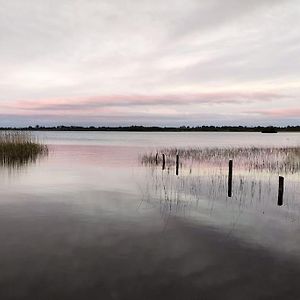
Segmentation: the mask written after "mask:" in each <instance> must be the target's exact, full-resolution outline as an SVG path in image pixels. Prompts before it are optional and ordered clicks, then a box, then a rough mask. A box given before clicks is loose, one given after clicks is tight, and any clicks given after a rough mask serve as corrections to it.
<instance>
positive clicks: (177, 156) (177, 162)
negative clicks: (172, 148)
mask: <svg viewBox="0 0 300 300" xmlns="http://www.w3.org/2000/svg"><path fill="white" fill-rule="evenodd" d="M178 170H179V155H178V154H176V175H177V176H178Z"/></svg>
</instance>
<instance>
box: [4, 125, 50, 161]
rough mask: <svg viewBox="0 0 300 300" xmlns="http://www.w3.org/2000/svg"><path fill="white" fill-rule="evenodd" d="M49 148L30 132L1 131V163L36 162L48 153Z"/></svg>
mask: <svg viewBox="0 0 300 300" xmlns="http://www.w3.org/2000/svg"><path fill="white" fill-rule="evenodd" d="M47 153H48V148H47V146H46V145H43V144H42V143H40V142H39V141H38V140H37V139H36V138H34V137H33V136H32V135H31V134H30V133H29V132H18V131H3V132H0V165H2V166H12V167H15V166H16V167H17V166H22V165H25V164H28V163H29V162H35V161H36V160H37V158H38V157H39V156H41V155H46V154H47Z"/></svg>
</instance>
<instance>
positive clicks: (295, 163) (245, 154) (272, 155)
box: [141, 147, 300, 174]
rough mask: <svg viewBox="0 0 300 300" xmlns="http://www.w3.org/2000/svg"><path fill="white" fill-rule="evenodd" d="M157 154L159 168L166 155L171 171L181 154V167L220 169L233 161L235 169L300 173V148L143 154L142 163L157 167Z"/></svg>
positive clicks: (202, 149)
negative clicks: (193, 166) (214, 167)
mask: <svg viewBox="0 0 300 300" xmlns="http://www.w3.org/2000/svg"><path fill="white" fill-rule="evenodd" d="M156 153H158V164H161V162H162V153H164V154H165V155H166V166H167V167H171V168H172V167H174V161H175V159H176V154H177V153H178V154H179V157H180V162H181V165H182V166H188V165H191V164H197V163H198V164H201V163H205V164H209V165H211V166H216V167H218V166H224V165H225V164H227V163H228V161H229V160H230V159H234V164H235V166H238V167H240V168H245V169H248V170H251V169H252V170H258V171H269V172H272V173H274V172H276V173H287V174H291V173H292V174H293V173H296V172H299V171H300V147H239V148H163V149H159V150H158V151H156V152H150V153H146V154H144V155H143V156H142V157H141V162H142V163H143V164H145V165H155V164H156Z"/></svg>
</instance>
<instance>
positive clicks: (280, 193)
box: [278, 176, 284, 206]
mask: <svg viewBox="0 0 300 300" xmlns="http://www.w3.org/2000/svg"><path fill="white" fill-rule="evenodd" d="M283 192H284V177H282V176H279V187H278V206H282V205H283Z"/></svg>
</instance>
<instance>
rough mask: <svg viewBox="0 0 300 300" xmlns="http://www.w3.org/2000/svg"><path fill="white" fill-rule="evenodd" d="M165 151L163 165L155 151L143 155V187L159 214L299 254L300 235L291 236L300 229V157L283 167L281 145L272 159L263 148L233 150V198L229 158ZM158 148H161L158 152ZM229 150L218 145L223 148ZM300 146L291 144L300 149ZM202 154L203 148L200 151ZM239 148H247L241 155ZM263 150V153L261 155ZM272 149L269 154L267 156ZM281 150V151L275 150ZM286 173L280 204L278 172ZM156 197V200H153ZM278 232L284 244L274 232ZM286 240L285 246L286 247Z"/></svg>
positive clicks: (285, 153)
mask: <svg viewBox="0 0 300 300" xmlns="http://www.w3.org/2000/svg"><path fill="white" fill-rule="evenodd" d="M162 151H163V152H164V153H166V156H167V159H166V161H167V168H166V169H165V170H162V167H161V165H162V160H158V164H156V163H157V160H156V158H157V157H156V154H155V152H153V153H152V154H150V155H149V154H147V155H146V156H142V158H141V162H142V163H143V164H146V166H147V170H148V174H147V176H148V177H147V181H146V187H145V190H147V191H148V192H149V196H148V198H149V199H153V201H154V202H155V201H157V202H158V203H159V206H160V212H161V215H162V217H163V218H166V219H168V218H169V216H170V215H172V216H178V217H180V218H187V219H189V220H193V221H194V222H196V223H197V222H200V223H201V224H205V225H208V224H210V225H213V226H215V227H216V228H217V229H218V230H220V231H222V232H223V233H224V234H225V236H228V234H229V235H234V236H236V237H239V238H240V239H241V240H243V241H245V242H247V243H249V242H250V243H254V244H261V245H264V246H268V247H270V248H271V249H273V250H276V251H279V252H280V251H287V252H293V253H296V255H297V256H298V257H299V259H300V256H299V251H298V249H299V247H300V240H299V239H298V238H296V239H295V238H293V239H291V236H292V235H295V236H296V235H297V232H298V231H299V229H300V202H299V196H300V175H299V173H296V172H295V170H296V169H297V168H298V167H299V166H298V164H299V162H298V160H297V159H294V158H293V160H290V162H293V163H291V165H290V166H289V167H287V168H284V167H283V165H284V162H285V161H286V157H291V153H288V152H286V149H285V150H284V153H281V151H282V149H276V150H273V151H271V152H270V151H269V150H267V151H268V153H269V154H270V160H272V161H275V158H274V157H272V155H274V156H275V157H276V158H277V164H276V166H277V167H276V168H275V167H274V164H271V165H270V164H267V163H262V162H261V161H260V160H261V158H262V157H263V159H265V160H267V159H268V157H267V156H266V155H265V152H260V153H256V154H255V155H254V154H252V155H249V154H248V152H247V151H241V150H237V151H234V152H235V154H236V153H238V155H235V160H234V162H235V163H234V167H233V182H232V197H228V173H229V171H228V161H227V158H228V157H231V155H232V151H231V155H227V157H225V158H222V157H220V156H219V154H216V153H215V152H214V155H213V156H211V157H210V156H209V155H208V153H209V151H207V150H205V151H206V156H201V157H200V156H199V159H197V155H198V154H196V153H193V155H190V153H187V152H186V153H185V155H184V152H183V151H181V152H180V151H178V150H177V151H173V150H172V151H168V150H167V149H164V150H162ZM162 151H161V152H162ZM225 151H227V150H222V153H225ZM298 151H299V149H297V150H295V149H292V151H291V152H292V154H295V153H296V154H298ZM177 153H179V154H181V156H180V157H181V164H180V170H179V176H176V164H175V162H176V161H175V160H176V154H177ZM202 153H204V152H202ZM243 153H247V155H246V156H243ZM262 153H263V155H262ZM271 154H272V155H271ZM279 154H280V155H279ZM281 172H282V173H283V174H284V176H285V187H284V197H283V201H284V202H283V206H282V207H278V206H277V201H278V175H279V174H281ZM154 199H155V200H154ZM276 235H277V236H280V239H281V242H283V243H285V245H286V247H285V248H284V249H283V247H282V244H281V243H278V242H277V241H276V240H274V238H273V236H276ZM287 245H288V246H287Z"/></svg>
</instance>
